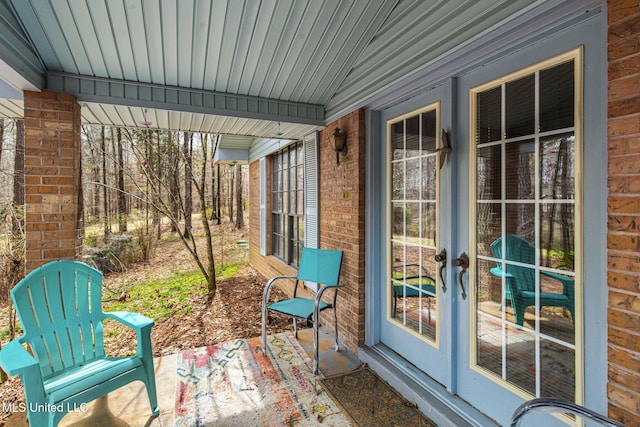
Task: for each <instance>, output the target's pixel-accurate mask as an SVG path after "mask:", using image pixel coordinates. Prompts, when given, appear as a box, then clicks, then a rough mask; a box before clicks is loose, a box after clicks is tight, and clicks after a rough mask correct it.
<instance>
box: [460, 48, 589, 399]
mask: <svg viewBox="0 0 640 427" xmlns="http://www.w3.org/2000/svg"><path fill="white" fill-rule="evenodd" d="M574 64H575V61H574V60H573V59H571V58H569V59H567V58H566V57H563V58H561V59H558V60H557V61H556V62H555V63H553V62H549V63H546V64H543V65H541V66H539V67H538V68H532V69H529V70H527V71H525V72H522V73H519V74H518V75H517V76H514V77H512V78H510V77H507V78H504V79H501V80H500V81H497V82H495V83H494V84H488V85H485V86H483V87H482V88H479V89H477V90H475V91H472V102H473V105H474V108H475V117H474V129H473V132H474V135H475V138H474V140H475V166H474V168H475V171H474V172H473V173H475V197H474V200H475V202H474V207H473V209H474V211H475V223H476V229H475V237H474V241H475V248H473V250H472V251H473V253H474V259H475V266H476V269H475V283H474V286H475V295H474V298H475V301H474V307H475V316H474V319H475V320H474V327H475V354H474V359H475V360H473V364H474V366H475V369H477V370H479V371H480V372H483V373H485V374H486V375H488V376H489V377H491V378H493V379H494V380H495V381H498V382H501V383H506V384H508V386H509V387H510V388H512V389H514V390H517V391H519V392H520V394H522V395H523V396H526V397H557V398H562V399H565V400H568V401H576V399H577V396H576V393H577V392H576V351H577V349H578V348H579V347H578V345H579V342H576V334H575V331H576V327H575V322H576V318H575V315H576V304H577V302H576V298H575V294H576V292H575V291H576V286H578V285H579V283H578V282H577V281H576V266H575V262H574V259H575V258H576V250H577V244H576V232H577V229H576V223H577V215H578V212H577V209H576V197H575V195H576V190H575V188H576V146H577V141H576V132H575V123H574V116H575V100H574V99H575V96H574V95H575V91H576V78H575V70H574V68H575V65H574ZM472 222H473V221H472Z"/></svg>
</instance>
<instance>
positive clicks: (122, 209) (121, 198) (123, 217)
mask: <svg viewBox="0 0 640 427" xmlns="http://www.w3.org/2000/svg"><path fill="white" fill-rule="evenodd" d="M116 135H117V137H116V141H117V144H116V148H117V156H118V158H117V161H116V170H117V177H118V232H119V233H125V232H126V231H127V195H126V193H125V188H124V155H123V153H122V129H120V128H118V129H117V133H116Z"/></svg>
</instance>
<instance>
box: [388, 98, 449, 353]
mask: <svg viewBox="0 0 640 427" xmlns="http://www.w3.org/2000/svg"><path fill="white" fill-rule="evenodd" d="M437 114H438V111H437V108H436V107H435V106H430V107H426V108H425V109H423V110H421V111H418V112H415V113H411V114H409V115H407V116H404V117H401V118H399V119H397V120H395V121H393V122H391V123H390V125H389V131H390V137H389V141H390V144H391V147H390V150H391V152H390V153H389V154H390V156H389V158H390V169H391V175H390V180H391V183H390V188H391V200H390V206H389V208H390V216H391V227H390V228H391V235H390V242H389V244H390V260H389V271H390V272H391V274H390V275H391V277H390V278H389V284H390V293H389V294H390V295H391V301H389V304H390V318H391V319H392V321H393V322H395V323H396V324H397V325H398V326H400V327H402V328H404V329H407V330H410V331H411V332H413V333H415V334H418V335H420V336H422V337H424V338H426V339H427V340H430V341H435V340H436V338H437V333H438V332H437V331H438V327H437V318H438V316H437V313H438V292H437V285H436V274H437V265H436V262H435V259H434V257H435V254H436V242H437V240H436V230H437V222H438V216H437V212H438V200H437V188H438V186H437V179H438V168H437V166H436V164H437V162H436V161H437V152H436V146H437V129H438V125H437V123H438V117H437Z"/></svg>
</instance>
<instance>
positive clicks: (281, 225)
mask: <svg viewBox="0 0 640 427" xmlns="http://www.w3.org/2000/svg"><path fill="white" fill-rule="evenodd" d="M270 163H271V165H270V166H271V189H270V210H271V229H270V234H271V254H272V255H273V256H275V257H277V258H279V259H281V260H282V261H284V262H285V263H287V264H288V265H291V266H294V267H297V266H298V265H299V263H300V255H301V253H302V247H303V246H304V220H305V215H304V203H305V199H304V182H305V179H304V150H303V143H302V141H296V142H294V143H292V144H289V145H287V146H286V147H284V148H283V149H281V150H279V151H277V152H276V153H273V154H272V155H271V159H270Z"/></svg>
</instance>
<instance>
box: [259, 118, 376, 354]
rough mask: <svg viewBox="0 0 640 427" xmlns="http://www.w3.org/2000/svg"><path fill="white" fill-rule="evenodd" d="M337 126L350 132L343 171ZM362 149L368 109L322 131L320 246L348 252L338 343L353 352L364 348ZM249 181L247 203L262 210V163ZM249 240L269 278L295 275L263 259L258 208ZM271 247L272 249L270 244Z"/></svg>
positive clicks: (288, 287) (340, 297)
mask: <svg viewBox="0 0 640 427" xmlns="http://www.w3.org/2000/svg"><path fill="white" fill-rule="evenodd" d="M336 127H339V128H340V129H342V130H343V131H345V132H346V133H347V145H348V152H347V154H346V156H344V157H343V155H342V154H341V155H340V165H339V166H338V165H336V155H335V153H334V152H333V151H332V150H331V148H330V147H329V142H328V139H327V136H328V135H329V134H331V133H333V131H334V129H335V128H336ZM364 147H365V124H364V110H358V111H355V112H353V113H351V114H349V115H347V116H345V117H343V118H342V119H340V120H338V121H337V122H335V123H332V124H331V125H330V126H328V127H327V128H326V129H325V130H323V131H322V132H320V138H319V166H320V180H319V182H320V200H319V204H320V247H321V248H323V249H340V250H343V251H344V259H343V263H342V272H341V275H340V282H341V283H342V284H343V285H345V287H344V288H342V289H340V291H339V293H338V302H337V304H336V305H337V307H338V326H339V329H338V331H339V335H340V341H341V342H342V343H343V344H345V345H346V346H348V347H349V348H350V349H351V350H353V351H356V349H357V347H358V346H360V345H362V344H364V254H365V246H364V244H365V240H364V222H365V216H364V202H365V199H364V197H365V164H364V161H365V152H364ZM267 163H268V162H267ZM267 176H270V174H269V173H267ZM249 181H250V182H249V204H250V206H260V166H259V162H254V163H252V164H251V165H250V166H249ZM267 185H268V183H267ZM267 188H269V187H268V186H267ZM249 241H250V245H249V248H250V249H249V261H250V263H251V265H252V266H253V267H254V268H256V269H257V270H258V271H260V272H261V273H262V274H264V275H265V276H266V277H272V276H275V275H292V274H293V275H295V273H296V271H295V270H294V269H292V268H291V267H289V266H287V265H285V264H284V263H283V262H281V261H280V260H278V259H277V258H275V257H273V256H266V257H263V256H261V255H260V212H259V209H257V208H254V209H251V211H250V213H249ZM267 247H270V244H269V243H268V244H267ZM284 289H285V291H287V292H289V293H291V292H292V290H293V283H292V282H291V283H288V284H286V285H285V286H284ZM327 294H331V292H327ZM324 315H327V314H323V316H324ZM329 315H330V314H329ZM323 324H325V325H332V324H333V321H332V320H330V321H329V319H327V320H326V321H324V322H323Z"/></svg>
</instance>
